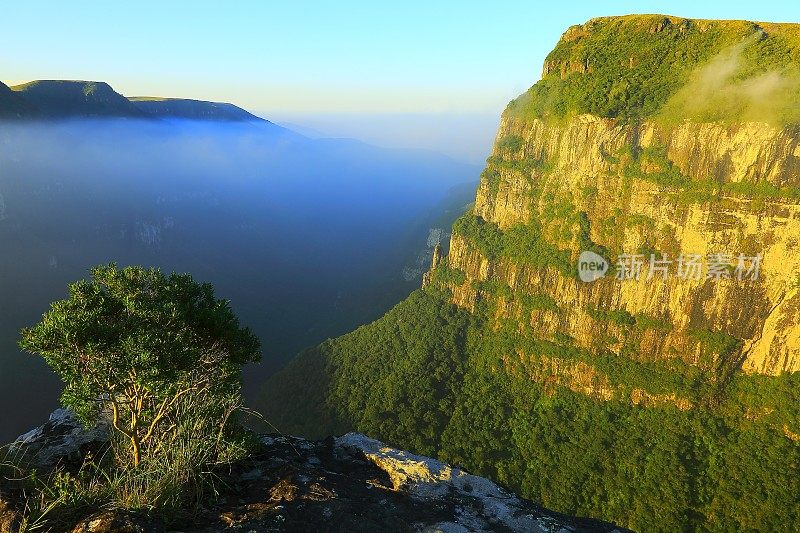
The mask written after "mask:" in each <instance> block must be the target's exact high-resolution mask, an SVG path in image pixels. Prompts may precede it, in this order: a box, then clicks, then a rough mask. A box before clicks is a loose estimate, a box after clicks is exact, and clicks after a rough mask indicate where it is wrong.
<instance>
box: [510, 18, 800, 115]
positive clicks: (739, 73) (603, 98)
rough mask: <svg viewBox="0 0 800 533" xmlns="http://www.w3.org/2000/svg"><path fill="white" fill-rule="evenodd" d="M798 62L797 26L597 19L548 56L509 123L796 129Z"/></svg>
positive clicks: (513, 105) (570, 33) (799, 31)
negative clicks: (714, 123)
mask: <svg viewBox="0 0 800 533" xmlns="http://www.w3.org/2000/svg"><path fill="white" fill-rule="evenodd" d="M798 53H800V28H799V27H798V25H796V24H766V23H764V24H762V23H754V22H747V21H710V20H691V19H682V18H677V17H666V16H663V15H632V16H626V17H606V18H599V19H593V20H591V21H589V22H587V23H586V24H583V25H581V26H573V27H571V28H570V29H569V30H567V32H566V33H565V34H564V35H563V37H562V38H561V40H560V41H559V42H558V44H557V45H556V47H555V49H554V50H553V51H552V52H551V53H550V54H549V55H548V56H547V59H546V61H545V68H544V71H543V76H542V79H541V80H540V81H539V82H538V83H536V84H535V85H534V86H533V87H531V88H530V89H529V90H528V91H527V92H526V93H524V94H523V95H521V96H520V97H519V98H517V99H516V100H513V101H512V102H511V103H510V104H509V106H508V108H507V110H506V115H507V116H508V117H510V118H523V119H525V118H548V117H549V118H560V117H565V116H569V115H574V114H582V113H591V114H594V115H598V116H601V117H607V118H616V119H621V120H626V121H633V120H641V119H645V118H651V117H657V118H658V119H661V120H680V119H682V118H694V119H697V120H728V121H736V120H762V121H775V122H779V123H786V122H796V121H797V120H798V119H800V114H799V113H798V111H797V104H798V103H800V97H798V91H797V89H798V88H800V64H798V61H797V57H798Z"/></svg>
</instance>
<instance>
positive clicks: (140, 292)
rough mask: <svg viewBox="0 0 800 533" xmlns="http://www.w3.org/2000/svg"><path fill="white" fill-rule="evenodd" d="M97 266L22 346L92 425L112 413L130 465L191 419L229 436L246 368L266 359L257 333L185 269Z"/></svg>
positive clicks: (27, 331) (165, 444)
mask: <svg viewBox="0 0 800 533" xmlns="http://www.w3.org/2000/svg"><path fill="white" fill-rule="evenodd" d="M91 273H92V278H91V279H90V280H82V281H78V282H76V283H73V284H71V285H70V286H69V298H68V299H66V300H62V301H58V302H55V303H53V304H52V305H51V307H50V310H49V311H48V312H47V313H46V314H45V315H44V316H43V317H42V320H41V322H39V323H38V324H37V325H35V326H34V327H32V328H26V329H23V330H22V340H21V341H20V347H21V348H22V349H23V350H26V351H28V352H31V353H34V354H39V355H41V356H42V357H44V359H45V361H46V362H47V364H48V365H49V366H50V367H51V368H52V369H53V370H54V371H55V372H56V373H57V374H58V375H59V376H60V377H61V379H62V380H63V381H64V383H65V384H66V386H65V388H64V392H63V393H62V395H61V402H62V403H63V404H64V405H65V406H66V407H69V408H71V409H72V410H73V411H75V413H76V414H77V415H78V416H79V417H80V418H81V419H82V420H83V421H84V422H85V423H87V424H91V423H95V422H97V421H98V420H99V419H101V418H104V417H106V418H109V419H110V420H111V422H112V424H113V427H114V428H115V429H116V430H117V431H119V432H120V433H121V434H122V435H124V439H125V440H126V441H127V442H128V443H129V450H130V454H131V455H130V462H131V463H132V464H133V465H134V466H138V465H139V463H140V461H141V459H142V457H143V454H145V453H148V452H152V453H156V452H157V451H158V450H160V449H164V448H166V447H169V446H170V443H171V442H173V441H174V440H175V439H177V438H179V436H180V431H181V428H186V427H187V424H186V420H185V419H186V418H187V417H191V418H192V419H194V420H195V421H196V420H202V422H203V423H202V424H199V425H197V424H194V425H192V424H190V425H189V427H195V428H197V427H202V428H205V431H208V430H209V429H208V428H211V429H213V431H215V432H218V433H217V435H219V436H220V437H221V436H223V435H225V434H226V432H227V431H229V430H230V427H229V419H230V416H231V414H232V411H234V410H235V409H236V407H238V406H239V405H241V404H240V400H241V397H240V389H241V366H242V365H244V364H245V363H250V362H256V361H258V360H260V357H261V355H260V343H259V340H258V338H257V337H256V336H255V335H254V334H253V333H252V332H251V331H250V330H249V329H247V328H242V327H240V326H239V321H238V319H237V318H236V316H235V315H234V313H233V311H232V310H231V308H230V305H229V303H228V302H227V301H225V300H218V299H216V298H215V296H214V288H213V287H212V286H211V285H210V284H208V283H203V284H199V283H196V282H195V281H194V280H193V279H192V277H191V276H189V275H188V274H171V275H169V276H165V275H164V274H162V273H161V271H159V270H157V269H144V268H141V267H127V268H124V269H118V268H117V267H116V265H115V264H110V265H106V266H99V267H95V268H93V269H92V270H91ZM209 422H210V423H209ZM183 436H184V437H185V436H186V435H185V434H184V435H183ZM197 437H198V438H200V437H208V435H206V436H199V435H198V436H197ZM129 464H130V463H129Z"/></svg>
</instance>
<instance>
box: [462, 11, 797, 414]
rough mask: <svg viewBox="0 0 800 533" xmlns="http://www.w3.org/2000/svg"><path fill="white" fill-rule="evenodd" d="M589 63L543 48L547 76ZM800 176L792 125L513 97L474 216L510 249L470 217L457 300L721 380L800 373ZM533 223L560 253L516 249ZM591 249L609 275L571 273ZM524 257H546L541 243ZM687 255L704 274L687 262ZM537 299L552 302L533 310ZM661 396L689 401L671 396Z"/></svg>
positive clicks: (547, 333)
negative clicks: (600, 110)
mask: <svg viewBox="0 0 800 533" xmlns="http://www.w3.org/2000/svg"><path fill="white" fill-rule="evenodd" d="M665 20H666V21H667V22H668V23H670V24H673V25H675V24H678V23H680V24H679V26H680V27H683V26H686V27H692V25H693V24H694V25H695V26H696V25H697V23H696V22H695V21H684V20H683V19H674V20H671V19H669V18H667V19H665ZM662 22H663V21H662ZM597 24H599V23H594V22H592V23H588V24H587V25H584V26H579V27H576V28H572V29H571V30H570V31H568V32H567V33H566V34H565V35H564V38H563V39H564V40H565V41H571V40H574V39H576V38H579V37H580V36H582V35H583V36H585V35H587V34H591V33H592V32H593V31H598V30H597ZM601 26H602V24H601ZM662 26H663V25H662ZM650 27H654V26H652V25H650V26H648V25H647V24H644V25H642V28H650ZM659 27H661V26H659ZM661 29H662V30H663V27H661ZM643 31H644V30H643ZM646 31H648V32H650V30H646ZM650 33H654V32H650ZM557 50H558V48H557ZM555 55H557V54H555ZM631 61H633V59H632V60H631ZM579 67H580V68H579ZM590 71H591V69H590V68H586V66H585V64H577V65H576V64H574V62H572V63H571V62H570V61H569V59H562V60H560V63H559V62H557V60H556V59H551V58H549V59H548V63H546V65H545V69H544V75H545V80H544V82H546V81H547V76H550V77H553V76H555V77H558V78H570V76H572V78H570V79H573V78H574V79H576V80H577V81H574V83H581V81H580V78H581V77H582V76H587V75H588V74H591V72H590ZM587 73H588V74H587ZM544 82H540V83H544ZM587 83H588V82H587ZM798 171H800V130H798V129H797V127H796V126H794V125H788V124H780V123H774V122H771V123H770V122H756V121H738V120H733V121H721V120H715V121H698V120H695V119H694V118H684V119H682V120H677V121H676V120H665V119H663V117H662V116H660V115H658V114H655V115H652V116H649V117H640V118H638V119H635V120H631V119H627V120H623V119H620V118H618V117H616V118H615V117H607V116H599V115H597V114H591V113H582V114H573V115H567V116H563V117H553V116H550V115H547V114H546V113H542V114H540V115H536V114H528V115H521V114H520V113H519V112H518V109H515V106H514V104H513V103H512V105H511V106H509V109H508V110H507V111H506V113H505V114H504V117H503V119H502V121H501V124H500V128H499V131H498V134H497V139H496V143H495V146H494V149H493V151H492V155H491V156H490V157H489V159H488V161H487V168H486V171H485V172H484V173H483V175H482V179H481V183H480V186H479V189H478V192H477V197H476V202H475V208H474V213H473V215H472V216H473V217H474V218H475V220H476V221H477V223H478V224H479V225H483V226H485V227H488V228H490V229H491V230H492V232H493V234H495V235H500V236H501V237H498V239H499V240H500V241H502V242H503V244H502V245H500V246H497V245H495V246H492V245H491V243H487V241H486V239H485V235H483V234H482V233H481V232H478V231H469V230H468V229H464V228H468V227H470V226H469V225H467V224H464V225H462V229H461V230H460V231H459V229H458V227H457V228H456V230H455V234H454V236H453V239H452V242H451V247H450V254H449V257H448V260H447V262H448V266H449V268H451V269H455V270H457V271H461V272H463V273H464V278H463V283H450V284H449V286H450V288H451V289H452V290H453V301H454V303H456V304H458V305H459V306H461V307H464V308H467V309H470V310H472V311H475V310H476V307H477V306H478V305H479V304H480V302H488V303H489V308H490V313H491V314H492V316H493V320H494V321H495V324H496V325H498V326H499V324H500V322H502V321H507V320H509V319H510V320H512V321H514V322H515V323H517V324H518V328H519V330H520V331H523V330H524V331H527V332H528V333H529V334H530V335H532V336H534V337H536V338H541V339H548V340H556V341H559V342H567V343H568V344H570V345H572V346H575V347H578V348H583V349H589V350H596V349H597V348H598V347H602V348H604V349H606V348H607V349H609V350H611V351H612V352H613V353H615V354H617V355H620V356H623V357H627V358H631V359H634V360H637V361H647V362H654V361H655V362H658V361H677V362H678V364H682V365H689V366H693V367H696V368H699V369H701V370H702V371H704V372H708V373H710V374H711V375H712V376H711V379H712V381H719V382H722V381H724V380H725V379H727V378H729V377H730V375H731V373H733V372H737V371H740V370H741V371H744V372H748V373H761V374H769V375H777V374H780V373H782V372H794V371H797V370H800V328H799V327H798V326H797V324H798V323H800V291H799V287H800V283H798V280H800V277H799V276H798V274H800V253H798V238H799V237H798V236H799V235H800V195H798V191H800V173H799V172H798ZM531 224H533V225H534V226H535V231H536V232H537V237H536V239H537V242H540V243H543V244H544V245H545V246H546V247H547V249H549V250H551V251H552V252H553V253H556V254H560V255H559V256H558V257H559V258H560V260H561V262H560V263H559V262H558V261H548V260H547V259H546V258H545V259H542V257H538V258H537V257H531V255H526V254H525V253H523V252H524V250H520V249H519V248H520V246H522V247H524V246H525V245H524V244H523V245H518V244H517V245H515V244H514V243H510V244H509V242H508V241H509V239H510V237H509V236H510V235H512V234H514V233H515V232H516V233H524V232H527V233H528V234H530V232H531V231H532V230H530V227H531ZM473 227H474V225H473ZM523 242H525V241H523ZM583 250H592V251H595V252H598V253H599V254H600V255H601V256H603V257H605V258H606V259H607V260H608V262H609V263H610V265H611V268H610V271H609V273H608V274H607V275H606V276H605V277H603V278H602V279H599V280H597V281H595V282H593V283H585V282H582V281H580V279H579V278H578V276H576V275H575V272H576V268H577V263H578V256H579V254H580V252H581V251H583ZM531 254H532V255H539V256H541V255H542V254H541V253H540V252H539V251H538V248H537V249H534V250H533V251H532V252H531ZM718 254H721V255H718ZM693 257H694V260H695V263H697V262H699V263H701V266H700V270H698V271H691V270H690V269H689V270H687V269H686V267H687V265H689V263H690V262H691V260H692V258H693ZM651 262H653V264H652V266H653V271H652V273H651V271H650V268H651ZM722 263H724V265H723V266H722V267H716V266H714V265H718V264H722ZM565 265H567V266H569V269H566V268H565ZM635 265H639V266H640V268H641V272H640V274H639V275H637V274H636V273H635V272H634V271H633V267H634V266H635ZM615 267H616V268H615ZM659 267H662V268H659ZM682 268H684V270H683V272H681V269H682ZM756 270H758V272H757V273H756ZM618 277H621V278H625V279H617V278H618ZM637 278H638V279H637ZM531 299H536V300H537V301H539V302H541V301H547V302H550V303H551V305H539V306H533V308H531V306H530V305H526V304H525V302H526V300H527V301H530V300H531ZM517 356H518V357H521V358H523V359H524V358H526V357H531V356H533V354H523V353H520V354H517ZM542 364H545V365H547V366H552V367H553V368H558V369H557V370H555V374H561V375H562V379H563V380H565V381H566V382H567V383H570V384H571V385H570V388H573V390H583V391H587V392H590V393H591V394H595V395H599V396H604V395H608V394H609V391H607V390H604V385H603V383H605V377H604V376H603V375H602V373H598V372H596V371H595V369H594V368H593V367H592V366H591V364H588V365H587V364H585V363H582V368H575V367H574V364H573V365H566V364H564V365H561V366H560V367H559V363H558V362H557V361H545V362H543V363H542ZM545 374H547V375H551V374H552V372H546V373H545ZM631 395H632V396H631V398H632V399H633V401H634V403H638V402H639V401H645V400H644V399H643V398H648V397H650V400H651V401H656V400H654V399H653V398H652V397H651V396H650V395H648V394H647V391H643V390H638V392H637V391H636V390H634V392H632V393H631ZM661 400H663V401H670V402H672V403H677V404H678V405H679V406H681V407H682V408H688V407H689V406H690V405H691V402H690V401H689V400H688V399H685V398H680V397H678V396H674V395H673V396H672V397H662V398H661Z"/></svg>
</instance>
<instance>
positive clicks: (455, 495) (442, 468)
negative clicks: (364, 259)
mask: <svg viewBox="0 0 800 533" xmlns="http://www.w3.org/2000/svg"><path fill="white" fill-rule="evenodd" d="M108 437H109V434H108V430H107V428H105V427H97V428H93V429H90V430H85V429H83V428H82V427H81V426H80V424H79V423H78V422H77V421H76V420H75V419H74V417H73V416H72V414H71V413H70V412H68V411H65V410H58V411H56V412H55V413H53V415H52V416H51V417H50V420H49V421H48V422H47V423H46V424H44V425H43V426H40V427H39V428H36V429H34V430H32V431H30V432H29V433H27V434H25V435H23V436H21V437H20V438H19V439H18V440H17V441H16V442H15V443H13V444H12V445H11V446H10V455H11V456H12V457H14V458H15V459H16V460H17V461H19V460H21V459H27V460H29V461H31V463H32V464H33V465H34V466H36V467H37V469H38V473H39V475H40V476H41V475H42V474H45V475H47V472H51V471H53V470H54V469H66V470H70V469H74V468H78V467H80V465H81V464H84V462H85V460H86V455H87V453H89V452H90V451H93V452H94V453H102V449H103V447H104V446H106V445H107V441H108ZM259 439H260V441H261V448H260V450H259V451H258V453H256V454H254V455H252V456H251V457H249V458H248V459H246V460H243V461H241V462H239V463H237V464H232V465H228V466H227V468H226V469H225V473H224V474H221V477H220V478H219V482H220V488H221V490H222V493H221V494H220V498H219V499H218V501H217V502H216V503H213V502H208V503H207V504H206V505H205V506H204V508H203V509H201V510H199V511H195V512H194V513H192V514H185V515H181V514H180V513H176V516H174V517H172V520H169V519H168V517H164V516H158V515H153V514H149V513H147V512H146V511H144V510H121V509H116V510H99V509H92V508H83V509H81V508H78V509H74V508H73V509H71V510H70V512H68V513H67V514H66V515H65V516H63V517H60V520H56V521H53V520H51V518H52V517H50V516H47V517H46V518H45V517H42V521H41V522H38V523H39V527H38V528H42V527H46V528H47V529H48V530H49V531H74V532H92V533H105V532H109V533H110V532H115V531H131V532H159V531H166V530H169V531H175V530H183V531H204V532H209V533H210V532H222V531H323V530H324V531H347V532H356V531H364V532H372V531H378V530H379V531H487V532H488V531H498V532H499V531H554V530H558V531H564V532H572V531H622V530H620V529H618V528H614V527H613V526H611V525H609V524H605V523H602V522H599V521H594V520H582V519H577V518H572V517H567V516H564V515H560V514H558V513H554V512H551V511H549V510H547V509H543V508H541V507H539V506H536V505H534V504H532V503H530V502H527V501H524V500H522V499H519V498H517V497H516V496H514V495H513V494H510V493H508V492H507V491H505V490H503V489H501V488H500V487H498V486H497V485H495V484H494V483H492V482H491V481H489V480H486V479H483V478H480V477H477V476H473V475H470V474H468V473H467V472H464V471H463V470H461V469H459V468H454V467H452V466H450V465H447V464H444V463H441V462H439V461H436V460H434V459H431V458H429V457H422V456H418V455H413V454H410V453H408V452H405V451H402V450H397V449H394V448H391V447H388V446H386V445H384V444H383V443H381V442H379V441H377V440H374V439H370V438H368V437H366V436H364V435H360V434H356V433H350V434H347V435H343V436H341V437H337V438H330V439H327V440H325V441H319V442H315V441H308V440H305V439H298V438H293V437H286V436H278V435H272V436H262V437H259ZM16 481H17V482H20V481H22V480H16ZM3 482H4V483H2V484H0V532H2V533H16V532H17V531H19V530H20V529H19V528H20V525H21V524H22V521H21V520H22V516H23V514H24V510H25V502H24V493H20V492H18V491H17V489H16V488H15V486H14V480H6V479H4V480H3ZM50 512H51V514H58V512H59V509H55V510H51V511H50ZM30 524H31V522H29V523H28V525H30Z"/></svg>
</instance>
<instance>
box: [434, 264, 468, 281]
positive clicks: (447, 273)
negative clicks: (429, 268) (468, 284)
mask: <svg viewBox="0 0 800 533" xmlns="http://www.w3.org/2000/svg"><path fill="white" fill-rule="evenodd" d="M466 279H467V276H466V274H464V271H463V270H459V269H457V268H452V267H450V266H448V265H446V264H442V265H439V267H438V268H437V269H436V270H435V271H434V272H433V280H434V282H435V283H440V284H441V283H443V284H446V285H463V284H464V282H465V281H466Z"/></svg>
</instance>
